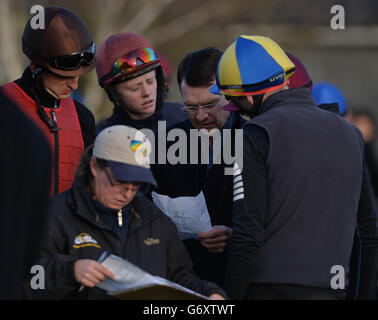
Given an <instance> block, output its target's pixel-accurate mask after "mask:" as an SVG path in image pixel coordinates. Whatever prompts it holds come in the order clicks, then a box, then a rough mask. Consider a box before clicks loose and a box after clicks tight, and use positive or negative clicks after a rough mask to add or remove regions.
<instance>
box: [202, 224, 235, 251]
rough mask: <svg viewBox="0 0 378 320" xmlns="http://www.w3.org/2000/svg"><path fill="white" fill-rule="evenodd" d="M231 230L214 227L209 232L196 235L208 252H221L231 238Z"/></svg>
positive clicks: (223, 227) (224, 227)
mask: <svg viewBox="0 0 378 320" xmlns="http://www.w3.org/2000/svg"><path fill="white" fill-rule="evenodd" d="M231 233H232V229H231V228H229V227H226V226H214V227H212V228H211V229H210V230H209V231H205V232H200V233H198V238H199V239H200V241H201V244H202V245H203V246H204V247H205V248H206V249H207V250H208V251H210V252H218V253H220V252H223V251H224V250H225V249H226V246H227V242H228V240H229V239H230V237H231Z"/></svg>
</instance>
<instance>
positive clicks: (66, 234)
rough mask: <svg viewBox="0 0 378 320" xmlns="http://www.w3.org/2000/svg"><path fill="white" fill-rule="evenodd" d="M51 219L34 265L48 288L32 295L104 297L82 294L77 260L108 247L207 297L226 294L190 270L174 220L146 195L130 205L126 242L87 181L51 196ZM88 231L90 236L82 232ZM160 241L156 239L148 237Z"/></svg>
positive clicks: (96, 291)
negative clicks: (76, 272) (107, 221)
mask: <svg viewBox="0 0 378 320" xmlns="http://www.w3.org/2000/svg"><path fill="white" fill-rule="evenodd" d="M50 213H51V217H50V219H51V221H50V223H49V226H50V227H49V231H48V235H47V239H46V241H45V242H44V246H43V248H42V250H41V252H40V256H39V259H38V261H37V263H36V264H40V265H43V266H44V268H45V271H46V280H45V281H46V289H45V290H30V289H29V288H28V287H27V288H26V290H27V291H28V295H31V296H32V297H34V298H41V297H42V298H47V299H67V298H68V299H106V298H108V296H107V295H106V294H105V293H104V291H102V290H100V289H97V288H86V289H85V290H83V291H82V292H81V293H80V294H79V293H78V289H79V287H80V284H79V283H78V282H76V281H75V277H74V262H75V261H76V260H77V259H93V260H97V259H98V258H99V257H100V255H101V254H102V253H103V252H104V251H105V250H106V251H107V252H108V254H114V255H117V256H120V257H123V258H125V259H127V260H129V261H130V262H132V263H134V264H135V265H137V266H139V267H140V268H142V269H143V270H145V271H147V272H149V273H151V274H153V275H158V276H161V277H163V278H166V279H168V280H170V281H174V282H177V283H179V284H180V285H183V286H185V287H187V288H190V289H192V290H194V291H197V292H199V293H201V294H204V295H206V296H208V295H210V294H212V293H220V294H221V295H224V296H225V293H224V291H223V290H222V289H220V288H219V287H218V286H216V285H215V284H212V283H209V282H207V281H204V280H200V279H199V278H198V277H197V276H196V275H194V273H193V272H192V262H191V260H190V257H189V255H188V253H187V252H186V250H185V247H184V246H183V244H182V242H181V240H180V239H179V237H178V235H177V231H176V227H175V225H174V224H173V223H172V221H171V220H170V219H169V218H168V217H167V216H166V215H165V214H163V213H162V212H161V211H160V210H159V209H158V208H157V207H156V206H155V205H153V204H152V203H151V202H150V201H149V200H147V199H146V198H145V197H144V196H136V197H135V198H134V199H133V201H132V202H131V203H130V205H129V216H128V218H127V221H128V222H127V224H128V233H127V241H126V245H125V244H122V243H121V242H120V240H119V238H118V236H117V234H116V233H115V232H114V231H113V230H112V228H111V227H110V226H109V225H107V224H105V223H104V222H103V220H102V219H101V215H100V214H99V212H98V211H96V209H95V207H94V206H93V201H92V200H91V196H90V194H89V192H88V191H87V186H86V185H85V184H84V182H82V181H81V180H80V179H79V180H76V181H75V183H74V185H73V187H72V188H71V189H69V190H67V191H65V192H63V193H61V194H59V195H57V196H55V197H54V198H52V204H51V208H50ZM83 234H85V235H86V239H87V240H86V241H84V242H82V241H77V240H76V242H75V239H81V237H80V235H83ZM150 240H156V241H150Z"/></svg>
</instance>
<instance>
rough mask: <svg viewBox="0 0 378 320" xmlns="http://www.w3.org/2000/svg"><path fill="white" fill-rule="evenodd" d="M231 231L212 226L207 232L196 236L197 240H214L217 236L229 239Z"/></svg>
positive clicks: (226, 228)
mask: <svg viewBox="0 0 378 320" xmlns="http://www.w3.org/2000/svg"><path fill="white" fill-rule="evenodd" d="M231 233H232V229H231V228H229V227H226V226H214V227H212V228H211V229H210V230H209V231H204V232H199V233H198V234H197V236H198V238H199V239H208V238H216V237H218V236H225V237H227V239H228V238H229V237H230V235H231Z"/></svg>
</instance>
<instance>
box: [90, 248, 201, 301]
mask: <svg viewBox="0 0 378 320" xmlns="http://www.w3.org/2000/svg"><path fill="white" fill-rule="evenodd" d="M102 264H103V265H104V266H105V267H106V268H108V269H109V270H110V271H111V272H112V273H113V274H114V276H115V279H114V280H112V279H109V278H106V279H105V280H104V281H102V282H100V283H99V284H97V285H96V286H97V287H98V288H100V289H103V290H105V291H106V292H107V293H108V294H109V295H111V296H114V297H116V298H118V299H123V300H203V299H205V300H206V299H208V298H207V297H205V296H203V295H201V294H199V293H197V292H194V291H192V290H190V289H187V288H185V287H183V286H180V285H179V284H177V283H174V282H171V281H169V280H166V279H163V278H161V277H159V276H153V275H151V274H149V273H148V272H145V271H144V270H142V269H141V268H139V267H137V266H136V265H134V264H132V263H131V262H129V261H127V260H124V259H122V258H120V257H117V256H114V255H110V256H108V257H107V258H106V259H105V260H104V261H103V262H102Z"/></svg>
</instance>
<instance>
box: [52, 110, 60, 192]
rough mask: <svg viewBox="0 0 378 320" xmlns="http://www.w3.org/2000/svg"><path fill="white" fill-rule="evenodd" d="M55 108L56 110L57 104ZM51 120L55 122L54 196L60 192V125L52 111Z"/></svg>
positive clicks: (53, 130)
mask: <svg viewBox="0 0 378 320" xmlns="http://www.w3.org/2000/svg"><path fill="white" fill-rule="evenodd" d="M54 108H56V103H55V106H54ZM51 118H52V120H53V124H54V126H53V128H51V131H52V132H53V134H54V149H55V150H54V153H55V154H54V165H55V167H54V194H57V193H58V192H59V133H58V131H59V130H60V129H59V128H58V123H57V120H56V116H55V111H53V110H51Z"/></svg>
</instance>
